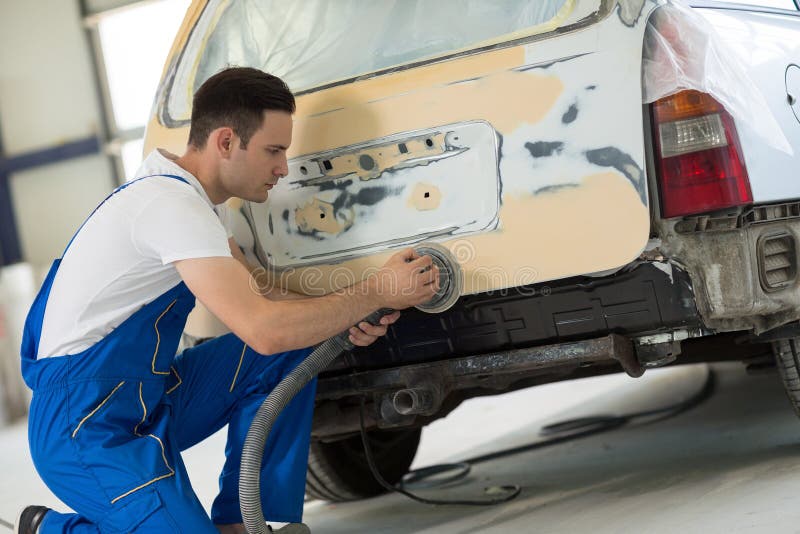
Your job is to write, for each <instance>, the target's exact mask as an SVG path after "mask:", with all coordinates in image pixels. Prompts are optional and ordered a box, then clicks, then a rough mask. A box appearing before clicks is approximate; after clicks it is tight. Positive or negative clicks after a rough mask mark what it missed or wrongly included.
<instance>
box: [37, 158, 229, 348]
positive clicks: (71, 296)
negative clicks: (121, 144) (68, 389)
mask: <svg viewBox="0 0 800 534" xmlns="http://www.w3.org/2000/svg"><path fill="white" fill-rule="evenodd" d="M173 159H175V156H174V155H172V154H170V153H168V152H166V151H162V150H158V151H156V150H154V151H153V152H151V153H150V155H149V156H147V158H146V159H145V161H144V162H143V163H142V166H141V167H140V168H139V170H138V171H137V173H136V177H137V178H138V177H142V176H149V175H153V174H171V175H174V176H180V177H181V178H183V179H184V180H186V181H187V182H189V185H187V184H186V183H184V182H181V181H179V180H176V179H174V178H168V177H165V176H153V177H151V178H146V179H144V180H140V181H138V182H136V183H134V184H131V185H129V186H128V187H126V188H125V189H123V190H121V191H119V192H118V193H116V194H115V195H113V196H112V197H111V198H109V199H108V200H107V201H106V202H105V203H104V204H103V205H102V206H100V208H99V209H98V210H97V211H96V212H95V213H94V215H92V216H91V217H90V218H89V220H88V221H87V222H86V224H85V225H84V226H83V228H82V229H81V230H80V231H79V232H78V234H77V236H76V237H75V239H74V241H73V242H72V245H71V246H70V247H69V250H68V251H67V253H66V254H65V255H64V258H63V259H62V261H61V266H60V268H59V270H58V274H56V277H55V280H54V281H53V287H52V289H51V291H50V297H49V298H48V302H47V307H46V310H45V314H44V320H43V325H42V335H41V339H40V342H39V353H38V357H39V358H46V357H48V356H61V355H67V354H77V353H79V352H82V351H84V350H86V349H87V348H89V347H91V346H92V345H94V344H95V343H96V342H98V341H100V340H101V339H103V338H104V337H105V336H107V335H108V334H109V333H110V332H111V331H112V330H114V328H116V327H117V326H119V325H120V324H121V323H122V322H123V321H125V320H126V319H127V318H128V317H130V316H131V315H132V314H133V313H134V312H135V311H137V310H138V309H140V308H141V307H142V306H144V305H145V304H147V303H148V302H151V301H153V300H155V299H156V298H158V297H159V296H161V295H163V294H164V293H166V292H167V291H169V290H170V289H172V288H173V287H175V286H176V285H177V284H178V283H180V281H181V278H180V276H179V275H178V271H177V270H176V269H175V267H174V265H172V262H175V261H178V260H184V259H189V258H206V257H214V256H228V257H230V256H231V250H230V246H229V244H228V238H229V237H231V235H232V234H231V232H230V227H231V225H230V213H229V211H228V208H227V206H225V205H224V204H219V205H216V206H215V205H214V204H212V203H211V200H209V198H208V195H207V194H206V192H205V190H203V187H202V186H201V185H200V182H198V181H197V178H195V177H194V176H192V175H191V174H189V173H188V172H186V171H185V170H183V169H182V168H181V167H179V166H178V165H177V164H176V163H175V162H174V161H172V160H173Z"/></svg>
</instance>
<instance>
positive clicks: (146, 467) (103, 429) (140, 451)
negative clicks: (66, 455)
mask: <svg viewBox="0 0 800 534" xmlns="http://www.w3.org/2000/svg"><path fill="white" fill-rule="evenodd" d="M69 388H70V399H92V401H91V402H86V403H81V406H80V407H78V408H77V409H76V410H73V409H72V406H71V407H70V408H71V410H70V411H71V412H72V413H71V414H70V415H71V418H70V419H71V420H72V421H73V423H74V427H73V429H72V431H71V434H70V438H71V440H72V442H73V443H74V445H75V448H76V450H77V452H78V457H79V459H80V461H81V462H82V463H83V464H84V465H85V466H86V467H87V468H88V469H89V470H90V471H91V472H92V473H93V475H94V476H95V478H96V479H97V483H98V484H99V485H100V486H101V487H102V488H103V490H104V491H105V493H106V495H107V496H108V498H109V500H110V501H111V504H115V503H116V502H118V501H121V500H123V499H125V498H126V497H128V496H129V495H132V494H133V493H136V492H137V491H139V490H141V489H143V488H145V487H147V486H149V485H150V484H152V483H153V482H156V481H158V480H161V479H164V478H167V477H170V476H173V475H174V474H175V471H174V470H173V468H172V462H170V460H169V451H168V444H167V443H166V442H165V435H166V428H167V422H168V415H169V412H168V410H165V409H163V407H161V405H160V404H159V403H158V402H157V399H160V396H161V395H163V391H164V385H163V382H161V381H150V382H141V381H137V380H136V379H131V380H120V381H118V382H111V381H106V380H104V381H101V382H91V383H89V382H81V383H78V384H71V385H70V386H69Z"/></svg>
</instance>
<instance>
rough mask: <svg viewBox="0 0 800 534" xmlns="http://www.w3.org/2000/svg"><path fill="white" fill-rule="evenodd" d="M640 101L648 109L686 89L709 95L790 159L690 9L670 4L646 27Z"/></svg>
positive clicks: (747, 87)
mask: <svg viewBox="0 0 800 534" xmlns="http://www.w3.org/2000/svg"><path fill="white" fill-rule="evenodd" d="M642 69H643V99H644V103H646V104H648V103H651V102H655V101H656V100H658V99H660V98H663V97H665V96H669V95H672V94H675V93H677V92H679V91H683V90H686V89H694V90H697V91H702V92H705V93H708V94H710V95H712V96H713V97H714V98H716V99H717V100H718V101H719V102H720V103H721V104H722V105H723V106H725V109H726V110H727V111H728V112H729V113H730V114H731V115H732V116H733V117H734V119H736V120H738V121H743V122H745V123H747V124H748V125H749V126H750V127H751V128H752V129H753V131H754V132H756V133H757V134H758V135H759V136H760V137H762V138H763V139H764V140H765V141H767V142H768V143H769V144H770V145H771V146H773V147H775V148H777V149H779V150H781V151H783V152H786V153H787V154H792V153H793V151H792V148H791V145H790V144H789V141H788V140H787V139H786V136H785V135H784V133H783V130H781V127H780V126H779V125H778V122H777V121H776V120H775V118H774V117H773V115H772V111H771V110H770V107H769V104H768V103H767V101H766V99H765V98H764V95H763V94H762V93H761V91H760V90H759V89H758V86H757V85H756V84H755V82H754V81H753V80H752V78H750V76H749V74H748V73H747V71H746V70H745V69H744V68H742V67H741V65H740V63H739V61H738V59H737V56H736V55H735V53H734V52H733V51H731V50H730V49H728V48H726V47H725V46H724V45H723V44H722V41H721V39H720V37H719V36H718V35H717V33H716V32H715V30H714V29H713V27H712V26H711V25H710V24H709V23H708V22H707V21H706V20H705V19H704V18H703V17H702V15H700V14H698V13H697V12H696V11H694V10H693V9H692V8H691V7H689V6H687V5H686V4H684V3H683V2H681V1H679V0H669V1H668V2H667V3H666V4H665V5H664V6H662V7H660V8H659V9H658V10H656V12H655V13H654V14H653V16H651V17H650V20H649V21H648V23H647V32H646V35H645V41H644V53H643V65H642Z"/></svg>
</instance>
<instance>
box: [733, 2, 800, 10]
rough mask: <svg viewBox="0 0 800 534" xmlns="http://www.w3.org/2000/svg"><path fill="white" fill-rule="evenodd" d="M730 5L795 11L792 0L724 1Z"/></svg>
mask: <svg viewBox="0 0 800 534" xmlns="http://www.w3.org/2000/svg"><path fill="white" fill-rule="evenodd" d="M724 1H725V2H728V3H730V4H743V5H749V6H756V7H771V8H775V9H788V10H791V11H797V5H795V3H794V0H724Z"/></svg>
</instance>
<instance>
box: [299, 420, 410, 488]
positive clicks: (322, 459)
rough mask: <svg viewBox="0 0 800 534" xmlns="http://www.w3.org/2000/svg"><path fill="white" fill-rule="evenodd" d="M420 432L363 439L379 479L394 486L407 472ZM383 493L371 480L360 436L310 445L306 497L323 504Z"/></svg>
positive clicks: (374, 433) (376, 434)
mask: <svg viewBox="0 0 800 534" xmlns="http://www.w3.org/2000/svg"><path fill="white" fill-rule="evenodd" d="M420 435H421V429H419V428H415V429H413V430H373V431H370V432H369V433H368V434H367V439H369V443H370V446H371V449H372V455H373V456H374V458H375V465H376V467H377V468H378V472H379V473H380V474H381V476H382V477H383V478H384V479H385V480H386V481H387V482H389V483H390V484H396V483H397V482H399V481H400V479H401V478H402V477H403V475H405V474H406V473H407V472H408V468H409V467H410V466H411V462H412V461H413V460H414V456H415V455H416V453H417V447H418V446H419V440H420ZM385 492H386V490H385V489H384V488H383V487H382V486H381V485H380V484H379V483H378V481H377V480H375V477H373V476H372V472H371V471H370V468H369V465H368V464H367V458H366V456H365V454H364V446H363V444H362V443H361V436H360V435H357V436H352V437H349V438H346V439H343V440H339V441H332V442H327V443H325V442H322V441H312V442H311V449H310V451H309V454H308V473H307V474H306V493H307V494H308V495H309V496H311V497H314V498H317V499H322V500H325V501H334V502H338V501H353V500H357V499H364V498H367V497H374V496H376V495H380V494H381V493H385Z"/></svg>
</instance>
